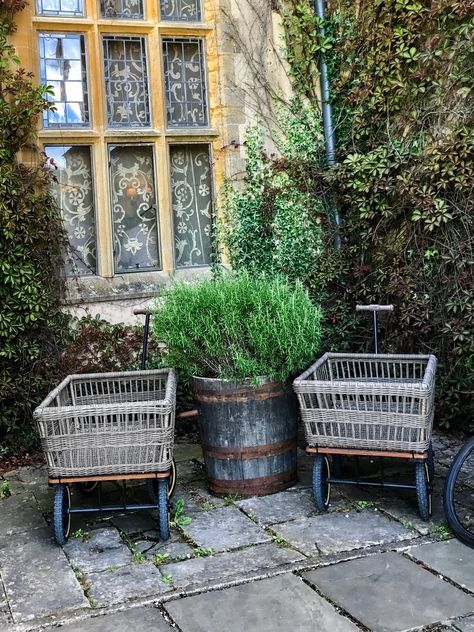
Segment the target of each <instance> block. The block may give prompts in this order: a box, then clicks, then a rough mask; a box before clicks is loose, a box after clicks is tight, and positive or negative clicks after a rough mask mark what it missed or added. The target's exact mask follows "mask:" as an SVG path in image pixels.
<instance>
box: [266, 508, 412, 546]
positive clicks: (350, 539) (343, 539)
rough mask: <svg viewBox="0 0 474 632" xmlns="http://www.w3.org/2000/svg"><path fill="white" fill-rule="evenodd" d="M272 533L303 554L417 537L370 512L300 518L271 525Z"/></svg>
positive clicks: (378, 514) (380, 515)
mask: <svg viewBox="0 0 474 632" xmlns="http://www.w3.org/2000/svg"><path fill="white" fill-rule="evenodd" d="M273 530H274V531H275V532H276V533H278V534H279V535H281V536H283V537H284V538H285V540H287V542H289V543H290V544H291V545H293V546H294V547H295V548H297V549H298V550H300V551H302V552H303V553H305V554H306V555H318V554H321V553H322V554H324V555H327V554H330V553H340V552H342V551H352V550H354V549H360V548H362V547H368V546H374V545H379V544H386V543H392V542H403V541H405V540H410V539H412V538H414V537H416V535H417V534H416V533H414V532H413V531H410V530H408V529H405V528H404V527H403V526H402V525H400V524H399V523H397V522H395V521H393V520H390V519H389V518H387V517H386V516H384V515H383V514H382V513H380V512H377V511H372V510H364V511H361V512H357V511H350V512H348V513H328V514H322V515H319V516H315V517H312V518H300V519H298V520H294V521H292V522H285V523H283V524H279V525H275V526H274V527H273Z"/></svg>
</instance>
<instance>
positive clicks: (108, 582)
mask: <svg viewBox="0 0 474 632" xmlns="http://www.w3.org/2000/svg"><path fill="white" fill-rule="evenodd" d="M84 579H85V582H86V583H87V586H88V596H89V598H90V599H91V600H92V602H93V603H95V604H96V605H98V606H107V605H112V604H117V603H123V602H126V601H128V600H129V599H133V598H136V597H141V598H144V597H151V596H154V595H162V594H164V593H166V592H169V591H170V587H169V586H168V585H167V584H165V583H164V581H163V576H162V575H161V573H160V571H159V570H158V569H157V568H156V566H155V565H154V564H152V563H151V562H143V563H141V564H136V563H134V564H130V565H129V566H121V567H120V568H118V569H117V570H112V571H102V572H101V573H87V574H85V575H84Z"/></svg>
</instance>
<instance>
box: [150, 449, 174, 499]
mask: <svg viewBox="0 0 474 632" xmlns="http://www.w3.org/2000/svg"><path fill="white" fill-rule="evenodd" d="M146 486H147V490H148V496H149V497H150V499H151V502H152V503H158V479H156V478H149V479H148V480H147V482H146ZM175 488H176V463H175V460H174V459H173V460H172V461H171V469H170V475H169V478H168V496H169V497H170V498H171V496H172V495H173V493H174V490H175Z"/></svg>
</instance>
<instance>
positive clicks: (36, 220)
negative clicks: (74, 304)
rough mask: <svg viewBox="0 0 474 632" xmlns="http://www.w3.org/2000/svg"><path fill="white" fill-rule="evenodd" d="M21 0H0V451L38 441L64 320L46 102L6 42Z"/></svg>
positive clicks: (58, 222) (60, 238) (44, 94)
mask: <svg viewBox="0 0 474 632" xmlns="http://www.w3.org/2000/svg"><path fill="white" fill-rule="evenodd" d="M23 5H24V3H22V2H20V1H16V2H15V1H14V0H13V1H12V0H10V1H9V2H3V3H1V4H0V137H1V139H2V141H1V143H0V305H1V310H0V453H1V452H6V451H7V450H8V449H9V448H10V447H12V446H13V447H27V448H29V447H31V446H32V445H33V444H34V443H35V441H36V433H35V431H34V426H33V424H32V418H31V411H32V409H33V408H34V407H35V405H37V404H38V403H39V402H40V401H41V398H42V397H44V396H45V395H46V393H47V392H48V390H49V389H50V387H51V383H52V380H51V378H52V369H53V367H54V364H55V362H56V360H57V356H58V347H59V345H60V344H61V339H62V334H63V331H64V326H65V322H66V320H65V318H64V316H63V314H62V313H61V307H60V306H61V300H62V297H63V290H64V285H63V281H62V279H61V276H60V271H61V265H62V250H63V244H64V243H65V242H64V232H63V228H62V222H61V217H60V213H59V211H58V209H57V207H56V205H55V204H54V202H53V200H52V198H51V196H50V195H49V194H48V185H49V182H50V177H51V175H50V174H51V170H50V168H49V166H48V165H47V164H46V158H45V156H44V155H41V154H40V153H39V152H38V150H37V149H36V147H35V145H34V143H35V130H36V127H37V119H38V116H39V114H40V113H41V112H42V110H44V109H45V108H48V107H50V106H51V103H48V101H47V96H48V89H47V88H45V87H44V86H37V85H35V84H34V82H33V77H32V75H29V74H28V73H26V72H25V71H24V70H23V69H21V68H20V67H19V60H18V59H17V57H16V54H15V51H14V49H13V48H12V46H11V45H10V44H9V43H8V36H9V34H10V33H11V31H12V29H13V28H14V27H13V24H12V22H11V18H12V15H13V14H14V13H15V11H16V10H18V9H21V8H22V6H23ZM20 152H24V153H23V155H24V156H25V155H26V157H27V158H28V163H25V162H21V155H22V154H21V153H20Z"/></svg>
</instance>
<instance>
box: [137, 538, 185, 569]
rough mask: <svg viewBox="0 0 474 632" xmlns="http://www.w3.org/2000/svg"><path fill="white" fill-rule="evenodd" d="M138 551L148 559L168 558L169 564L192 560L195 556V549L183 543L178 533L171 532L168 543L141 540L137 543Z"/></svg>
mask: <svg viewBox="0 0 474 632" xmlns="http://www.w3.org/2000/svg"><path fill="white" fill-rule="evenodd" d="M135 547H136V550H137V551H139V552H140V553H143V555H144V556H145V557H146V558H147V559H151V558H153V557H155V556H157V555H160V556H166V561H167V562H174V561H177V560H185V559H191V558H192V557H193V555H194V553H193V551H194V549H193V548H192V547H191V546H189V544H186V542H183V541H182V540H181V538H180V536H179V534H177V533H176V531H171V537H170V539H169V540H167V541H166V542H153V541H151V540H139V541H138V542H135Z"/></svg>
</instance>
